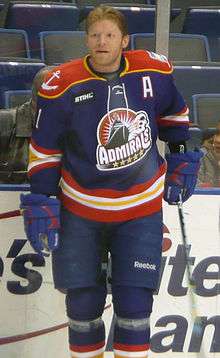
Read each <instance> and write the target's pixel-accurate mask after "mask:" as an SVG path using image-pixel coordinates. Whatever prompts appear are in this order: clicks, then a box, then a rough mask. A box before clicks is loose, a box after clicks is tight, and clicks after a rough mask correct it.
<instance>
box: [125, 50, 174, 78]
mask: <svg viewBox="0 0 220 358" xmlns="http://www.w3.org/2000/svg"><path fill="white" fill-rule="evenodd" d="M124 55H125V58H126V60H127V71H126V72H127V73H129V72H139V71H140V72H142V71H155V72H161V73H167V74H170V73H172V72H173V66H172V63H171V62H170V61H169V60H168V59H167V57H166V56H164V55H160V54H157V53H155V52H151V51H145V50H131V51H126V52H124Z"/></svg>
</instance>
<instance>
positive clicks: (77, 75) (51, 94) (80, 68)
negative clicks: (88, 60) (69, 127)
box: [38, 58, 95, 98]
mask: <svg viewBox="0 0 220 358" xmlns="http://www.w3.org/2000/svg"><path fill="white" fill-rule="evenodd" d="M93 78H95V76H94V75H93V74H92V73H91V72H90V71H89V69H88V67H87V66H86V65H85V58H84V59H77V60H72V61H70V62H67V63H64V64H61V65H59V66H57V67H55V68H53V70H51V71H50V72H49V73H48V75H47V77H46V79H45V80H44V82H43V84H42V85H41V88H40V90H39V92H38V95H39V96H41V97H45V98H56V97H59V96H61V95H62V94H63V93H64V92H65V91H66V90H67V89H68V88H69V87H71V86H73V85H74V84H76V83H80V82H84V81H87V80H90V79H93Z"/></svg>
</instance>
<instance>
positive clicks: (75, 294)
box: [66, 286, 106, 321]
mask: <svg viewBox="0 0 220 358" xmlns="http://www.w3.org/2000/svg"><path fill="white" fill-rule="evenodd" d="M105 299H106V287H105V286H95V287H83V288H73V289H68V291H67V295H66V310H67V316H68V317H69V318H70V319H71V320H73V321H74V320H75V321H93V320H96V318H98V317H101V316H102V313H103V310H104V307H105Z"/></svg>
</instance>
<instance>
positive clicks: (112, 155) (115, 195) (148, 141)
mask: <svg viewBox="0 0 220 358" xmlns="http://www.w3.org/2000/svg"><path fill="white" fill-rule="evenodd" d="M123 56H124V58H125V66H124V70H123V71H122V72H121V73H120V75H119V76H118V78H117V79H114V80H107V79H105V78H103V77H101V76H99V75H97V74H96V73H93V71H92V70H91V69H90V68H89V66H88V63H87V57H85V58H83V59H79V60H73V61H71V62H68V63H66V64H62V65H60V66H58V67H56V68H55V69H53V70H52V72H51V73H50V74H49V75H48V77H47V79H46V80H45V82H44V83H43V84H42V87H41V89H40V91H39V93H38V111H37V118H36V124H35V128H34V130H33V135H32V139H31V144H30V161H29V167H28V171H29V177H30V184H31V191H32V192H34V193H42V194H49V195H59V197H60V199H61V201H62V203H63V205H64V206H65V207H66V208H67V209H68V210H69V211H71V212H73V213H75V214H76V215H80V216H82V217H85V218H88V219H92V220H97V221H103V222H113V221H124V220H130V219H132V218H137V217H141V216H145V215H150V214H152V213H155V212H157V211H159V210H160V209H161V206H162V197H163V185H164V177H165V172H166V162H165V160H164V159H163V158H162V157H161V156H160V155H159V153H158V149H157V145H156V140H157V138H158V137H159V138H160V139H161V140H162V141H165V142H167V141H170V142H173V143H175V142H180V141H185V140H187V139H188V137H189V131H188V127H189V119H188V108H187V106H186V104H185V102H184V100H183V98H182V96H181V94H180V93H179V92H178V90H177V88H176V87H175V84H174V81H173V77H172V72H173V68H172V65H171V63H170V62H169V61H168V60H167V59H166V57H165V56H160V55H158V54H155V53H152V52H148V51H142V50H137V51H127V52H124V54H123Z"/></svg>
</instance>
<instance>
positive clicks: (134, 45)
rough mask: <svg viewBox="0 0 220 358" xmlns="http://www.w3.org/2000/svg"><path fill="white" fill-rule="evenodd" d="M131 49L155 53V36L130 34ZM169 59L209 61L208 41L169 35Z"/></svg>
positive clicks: (197, 37)
mask: <svg viewBox="0 0 220 358" xmlns="http://www.w3.org/2000/svg"><path fill="white" fill-rule="evenodd" d="M130 42H131V49H146V50H150V51H155V35H154V34H153V33H152V34H146V33H143V34H132V35H131V40H130ZM169 58H170V59H171V60H174V61H181V60H187V61H210V60H211V57H210V50H209V44H208V40H207V38H206V37H205V36H202V35H188V34H173V33H172V34H170V42H169Z"/></svg>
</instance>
